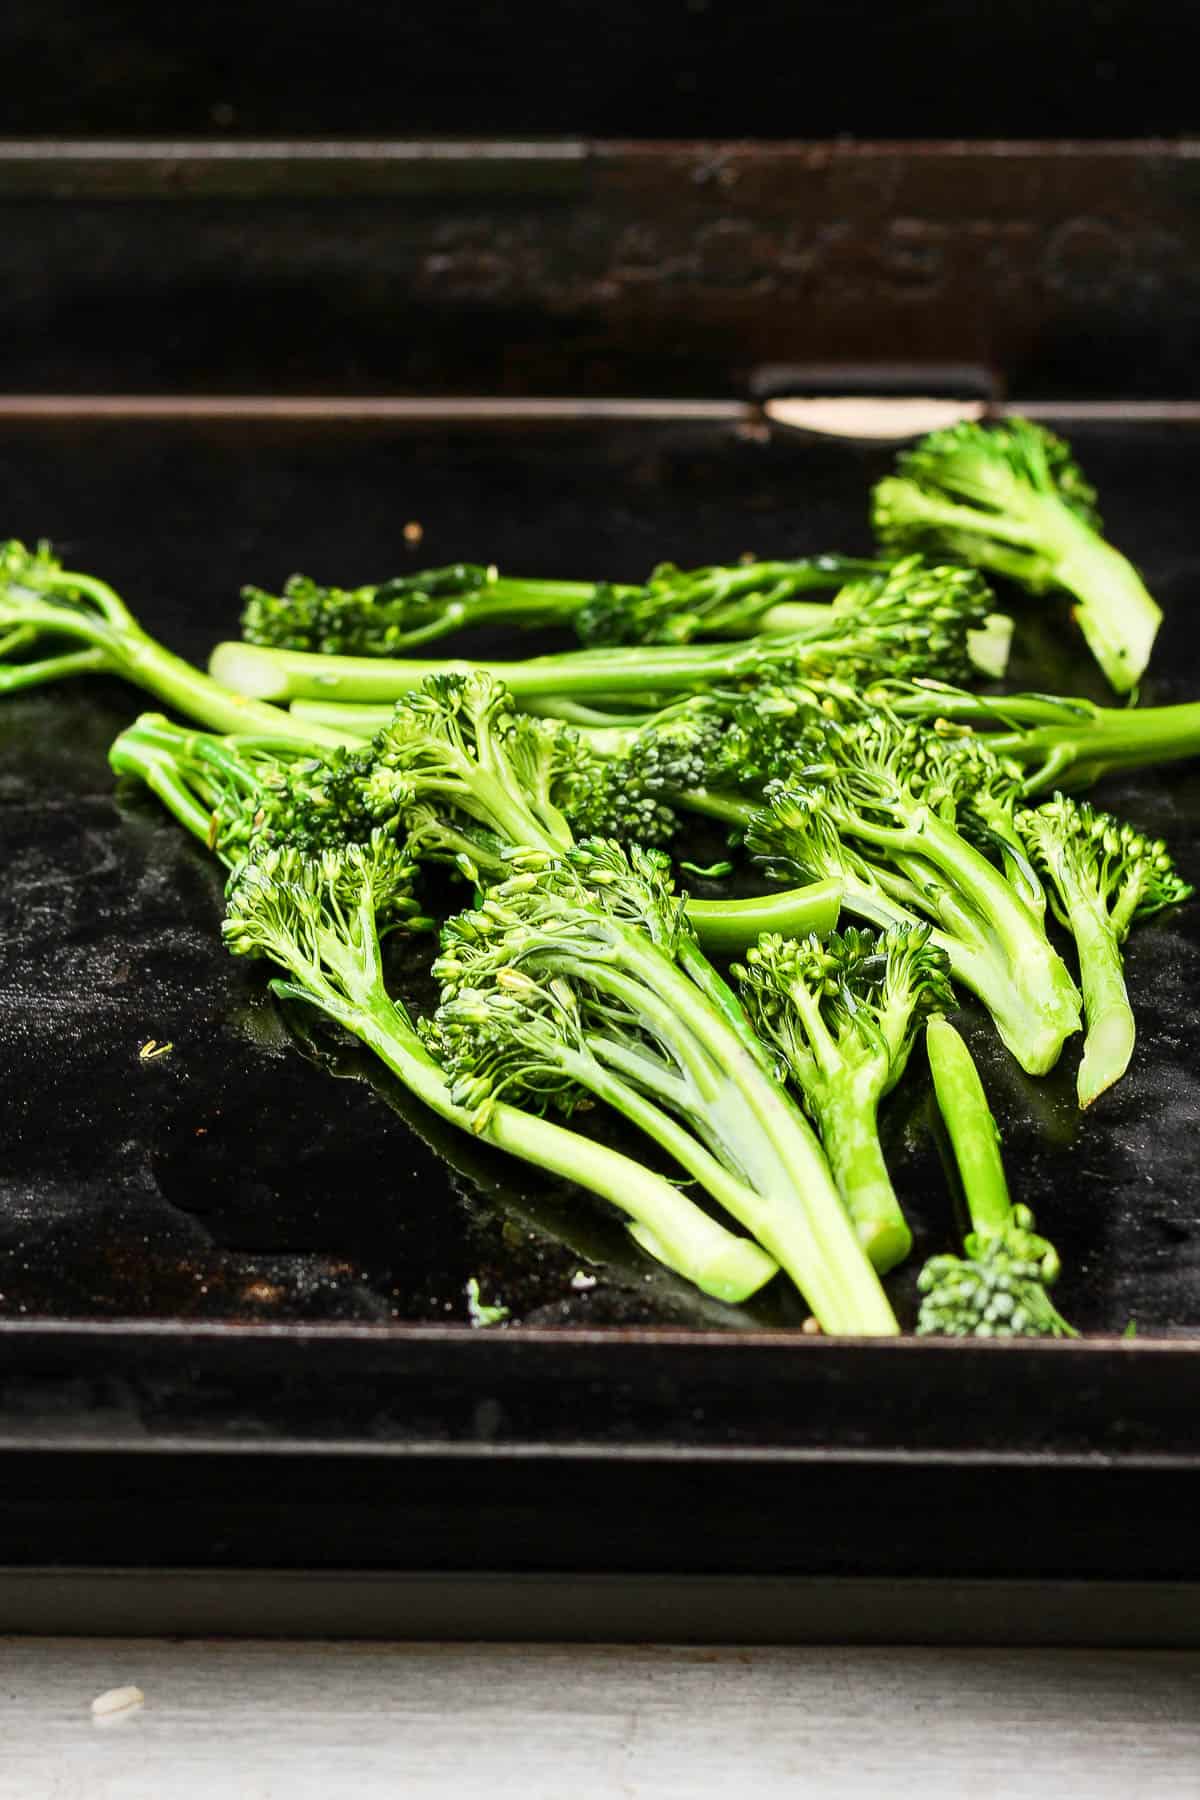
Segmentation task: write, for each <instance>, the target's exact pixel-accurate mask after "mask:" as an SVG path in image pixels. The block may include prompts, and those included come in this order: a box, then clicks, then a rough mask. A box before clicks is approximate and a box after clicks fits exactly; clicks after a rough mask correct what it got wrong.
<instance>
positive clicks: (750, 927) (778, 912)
mask: <svg viewBox="0 0 1200 1800" xmlns="http://www.w3.org/2000/svg"><path fill="white" fill-rule="evenodd" d="M841 902H842V884H841V882H840V881H814V882H813V883H812V884H811V886H809V887H798V888H782V889H780V890H779V891H778V892H776V893H772V894H760V895H757V896H755V897H754V898H752V899H749V900H696V899H693V898H689V900H688V903H687V916H688V918H689V920H690V921H691V923H692V926H693V927H694V929H695V932H696V936H697V937H698V938H699V940H700V943H701V945H702V946H703V948H704V950H705V951H706V952H708V953H710V954H711V955H713V956H734V955H738V954H740V953H741V952H742V951H743V950H748V949H749V947H750V945H751V944H753V943H754V942H756V940H757V939H758V938H760V937H761V936H762V934H763V932H764V931H778V932H781V933H782V934H783V936H784V937H809V936H810V935H811V934H812V933H813V932H816V933H817V935H818V936H819V937H823V936H824V935H825V933H826V932H827V931H832V930H833V929H834V927H835V926H836V924H837V922H838V913H839V911H840V909H841Z"/></svg>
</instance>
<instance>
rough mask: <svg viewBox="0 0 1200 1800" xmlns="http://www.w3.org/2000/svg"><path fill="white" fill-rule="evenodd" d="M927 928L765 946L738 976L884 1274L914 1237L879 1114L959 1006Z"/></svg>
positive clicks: (764, 940)
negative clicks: (933, 1021) (928, 1033)
mask: <svg viewBox="0 0 1200 1800" xmlns="http://www.w3.org/2000/svg"><path fill="white" fill-rule="evenodd" d="M929 940H930V932H929V927H928V926H925V925H914V926H902V927H898V928H897V927H893V928H892V929H891V930H889V931H886V932H878V933H877V932H872V931H857V930H855V929H854V928H853V927H850V928H849V929H848V930H846V931H844V932H841V933H838V932H831V933H830V934H829V935H828V936H827V937H825V938H823V939H822V938H820V937H817V936H815V935H814V936H810V937H808V938H784V937H780V936H778V935H768V936H764V937H761V938H760V939H759V941H758V943H757V944H756V945H754V946H753V947H752V948H751V949H750V950H749V951H748V952H747V954H746V961H745V965H744V966H743V967H741V968H735V970H734V973H735V975H736V976H737V977H738V980H739V984H740V986H741V990H742V994H743V997H744V999H745V1001H746V1006H747V1010H748V1011H749V1014H750V1018H751V1021H752V1022H753V1024H754V1027H755V1029H756V1030H757V1032H758V1034H759V1036H760V1037H761V1038H762V1039H763V1041H764V1042H765V1043H767V1044H769V1045H770V1046H771V1047H772V1049H774V1050H775V1051H776V1052H777V1054H778V1056H779V1062H780V1072H781V1074H782V1076H783V1077H784V1079H785V1080H791V1081H792V1082H793V1083H794V1085H795V1087H796V1089H797V1091H798V1092H799V1094H800V1096H801V1099H802V1100H803V1102H804V1105H805V1108H806V1110H807V1111H808V1113H809V1114H810V1115H811V1117H812V1119H813V1122H814V1123H815V1125H816V1127H817V1131H818V1134H819V1136H820V1139H821V1143H822V1145H823V1146H824V1149H825V1154H826V1155H827V1156H828V1158H829V1161H830V1165H831V1167H832V1169H833V1174H834V1179H835V1180H836V1182H837V1184H838V1188H839V1190H840V1192H841V1195H842V1198H843V1200H844V1201H845V1203H846V1207H847V1210H848V1211H849V1213H850V1217H851V1218H852V1219H853V1221H854V1226H855V1229H856V1231H857V1232H858V1235H859V1237H860V1238H861V1240H862V1242H863V1244H864V1245H865V1246H866V1250H867V1254H868V1255H869V1256H870V1258H871V1260H872V1262H873V1263H874V1264H875V1266H876V1268H878V1269H890V1268H892V1267H894V1265H895V1264H896V1263H899V1262H902V1261H903V1260H904V1258H905V1257H906V1256H907V1255H908V1252H909V1250H910V1249H911V1247H912V1233H911V1231H910V1230H909V1227H908V1222H907V1220H906V1219H905V1217H904V1214H903V1212H902V1211H901V1208H900V1203H899V1201H898V1200H897V1198H896V1193H895V1189H894V1188H893V1186H892V1182H891V1177H890V1176H889V1174H888V1170H887V1164H886V1162H885V1161H884V1156H883V1149H882V1147H881V1145H880V1142H879V1133H878V1128H877V1125H876V1112H877V1109H878V1106H879V1102H880V1100H881V1099H882V1098H883V1096H884V1095H885V1094H887V1093H889V1092H890V1091H891V1089H892V1088H893V1087H894V1086H895V1084H896V1082H897V1081H898V1080H899V1079H900V1076H901V1075H902V1074H903V1072H904V1068H905V1065H906V1064H907V1062H908V1057H909V1052H910V1050H911V1049H912V1045H913V1041H914V1039H915V1037H916V1034H917V1031H918V1029H919V1028H920V1025H921V1024H922V1023H923V1021H924V1019H925V1017H926V1015H927V1014H928V1013H929V1011H930V1010H931V1009H933V1008H935V1007H942V1006H950V1005H953V994H952V992H951V989H950V980H949V963H948V960H947V957H946V955H945V952H944V951H942V950H939V949H937V948H936V947H935V946H933V945H932V944H931V943H930V941H929Z"/></svg>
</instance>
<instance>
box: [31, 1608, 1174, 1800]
mask: <svg viewBox="0 0 1200 1800" xmlns="http://www.w3.org/2000/svg"><path fill="white" fill-rule="evenodd" d="M126 1683H133V1684H136V1686H138V1687H139V1688H140V1689H141V1690H142V1691H143V1693H144V1695H145V1701H144V1704H143V1705H142V1706H141V1707H140V1708H138V1709H137V1710H135V1711H132V1712H129V1713H126V1714H122V1715H119V1716H117V1717H115V1718H112V1719H110V1720H109V1721H108V1722H104V1721H100V1722H97V1721H96V1720H95V1719H94V1718H93V1716H92V1713H91V1701H92V1699H93V1698H94V1697H95V1696H96V1695H98V1694H99V1693H101V1692H103V1691H104V1690H106V1689H110V1688H113V1687H117V1686H121V1685H124V1684H126ZM741 1793H746V1794H748V1795H750V1796H752V1797H753V1800H773V1797H774V1796H776V1795H778V1796H785V1795H786V1796H788V1800H795V1797H797V1796H800V1797H801V1800H803V1797H804V1796H808V1795H818V1794H820V1795H836V1796H837V1800H860V1797H861V1800H867V1797H868V1796H869V1797H870V1800H884V1797H887V1800H891V1797H892V1796H900V1797H902V1800H903V1797H905V1796H913V1800H916V1797H917V1796H920V1800H941V1797H943V1796H945V1800H951V1797H952V1796H953V1800H1026V1797H1028V1800H1035V1796H1036V1800H1046V1796H1048V1795H1052V1796H1055V1797H1056V1800H1057V1796H1061V1795H1079V1796H1081V1797H1083V1800H1108V1797H1109V1796H1112V1800H1118V1796H1119V1800H1140V1797H1142V1796H1144V1797H1145V1800H1175V1797H1176V1796H1180V1797H1183V1796H1187V1797H1188V1800H1196V1796H1198V1795H1200V1654H1197V1653H1194V1652H1190V1651H1189V1652H1184V1651H1135V1652H1121V1651H1058V1650H1053V1651H1051V1650H1028V1651H1022V1650H932V1649H931V1650H918V1649H913V1650H895V1649H878V1650H873V1649H846V1648H803V1649H802V1648H795V1649H780V1648H772V1649H735V1648H728V1649H698V1648H687V1649H683V1648H672V1647H670V1646H655V1647H644V1646H642V1647H634V1648H624V1647H621V1646H586V1645H584V1646H581V1645H570V1646H566V1645H515V1644H487V1645H475V1644H380V1643H372V1644H366V1643H315V1642H290V1643H280V1642H277V1641H276V1642H265V1641H264V1642H258V1641H245V1640H241V1641H234V1640H196V1641H178V1640H159V1639H136V1640H135V1639H107V1638H98V1639H81V1638H7V1639H0V1795H2V1796H4V1800H9V1797H10V1796H12V1800H18V1797H19V1800H166V1797H167V1796H168V1795H169V1796H171V1797H172V1800H174V1797H176V1796H178V1797H180V1800H199V1797H200V1796H203V1797H204V1800H208V1797H210V1796H211V1797H212V1800H340V1797H341V1796H343V1795H344V1796H347V1800H349V1797H351V1796H352V1797H353V1800H375V1797H376V1796H379V1797H380V1800H382V1797H383V1796H387V1797H388V1800H393V1797H395V1796H400V1795H402V1796H403V1797H404V1800H425V1797H426V1796H433V1795H435V1794H436V1795H439V1796H443V1795H445V1796H452V1797H453V1800H484V1797H485V1796H486V1800H509V1797H510V1796H512V1797H513V1800H516V1796H520V1797H521V1800H542V1796H546V1797H547V1800H550V1797H553V1800H558V1797H559V1796H564V1797H568V1800H590V1797H591V1796H597V1797H601V1796H605V1797H606V1796H610V1795H611V1796H628V1795H634V1796H642V1795H644V1796H646V1797H647V1800H651V1797H653V1800H706V1797H707V1796H709V1795H712V1796H716V1795H721V1796H723V1797H733V1796H737V1795H739V1794H741Z"/></svg>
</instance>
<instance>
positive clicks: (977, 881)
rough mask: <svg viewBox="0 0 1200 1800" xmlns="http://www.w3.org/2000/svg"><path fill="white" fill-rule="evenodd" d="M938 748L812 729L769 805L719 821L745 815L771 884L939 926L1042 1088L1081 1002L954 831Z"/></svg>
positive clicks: (888, 733)
mask: <svg viewBox="0 0 1200 1800" xmlns="http://www.w3.org/2000/svg"><path fill="white" fill-rule="evenodd" d="M930 748H931V742H930V740H928V739H926V738H923V737H922V736H921V734H919V733H916V732H913V731H912V730H911V729H905V728H903V727H901V726H899V725H898V724H897V723H896V722H895V721H894V720H889V719H888V718H887V717H886V716H885V715H884V714H878V715H876V716H875V717H874V718H872V719H866V720H862V721H860V722H858V723H856V724H851V725H840V724H837V723H835V722H834V721H833V720H831V719H824V720H822V721H821V722H820V723H819V724H818V723H816V722H814V723H813V725H812V726H811V727H810V733H809V742H808V747H807V750H806V751H803V752H801V753H800V754H799V755H798V756H797V758H796V760H795V762H794V764H793V767H792V769H791V772H790V773H789V775H788V777H787V779H786V780H782V781H778V782H774V783H771V784H770V785H769V786H768V787H767V789H766V792H765V798H766V802H767V803H766V805H765V806H764V807H762V808H761V809H760V810H759V811H757V812H755V810H754V809H753V806H752V803H750V802H748V801H745V800H736V801H733V802H728V803H726V804H725V805H724V807H723V811H724V816H726V817H729V818H733V817H734V816H735V812H739V811H740V814H741V817H742V819H743V820H744V821H745V824H746V827H747V829H746V842H747V845H748V847H749V848H750V850H751V851H752V852H753V853H754V855H755V856H756V857H757V858H758V859H759V861H760V862H761V863H762V865H763V866H764V868H765V870H766V872H767V874H768V875H769V876H770V877H771V878H772V879H775V880H788V881H792V880H795V879H796V878H797V877H798V876H800V877H802V878H804V877H806V878H807V879H809V880H813V879H825V880H840V881H841V882H842V884H843V896H842V898H843V905H844V906H845V908H846V910H847V911H849V912H851V913H854V914H857V915H858V916H859V917H860V918H865V919H866V920H867V921H868V922H870V923H871V924H874V925H876V926H879V927H883V928H887V927H889V926H903V925H912V924H915V923H917V922H919V921H920V920H921V918H922V917H924V918H925V919H926V920H928V921H931V922H932V924H933V926H934V931H933V933H932V942H933V943H934V944H935V945H936V946H937V947H938V948H939V949H942V950H944V951H945V952H946V954H947V956H948V957H949V959H950V967H951V970H952V972H953V974H954V976H955V978H956V979H958V980H960V981H962V982H963V983H964V985H965V986H967V987H968V988H970V989H971V991H972V992H973V993H975V994H977V995H978V996H979V998H980V999H981V1000H982V1001H983V1003H984V1005H985V1006H986V1007H987V1008H988V1011H989V1012H990V1013H991V1015H992V1017H993V1019H994V1020H995V1022H996V1027H997V1030H998V1031H999V1033H1000V1036H1001V1038H1002V1039H1003V1041H1004V1043H1005V1044H1006V1045H1007V1046H1008V1048H1009V1049H1010V1050H1011V1051H1012V1053H1013V1055H1014V1056H1015V1057H1016V1058H1017V1061H1018V1062H1019V1063H1020V1064H1021V1066H1022V1068H1024V1069H1026V1070H1027V1071H1028V1072H1029V1073H1030V1074H1044V1073H1045V1072H1046V1070H1048V1069H1050V1068H1053V1066H1054V1064H1055V1062H1056V1061H1057V1059H1058V1056H1059V1053H1060V1051H1061V1049H1062V1046H1063V1043H1064V1041H1065V1040H1066V1038H1067V1037H1069V1036H1070V1035H1071V1034H1072V1033H1073V1032H1075V1031H1077V1030H1078V1028H1079V1006H1080V1003H1079V994H1078V992H1077V990H1076V988H1075V985H1074V983H1073V982H1072V980H1071V977H1070V975H1069V974H1068V973H1067V970H1066V968H1065V966H1064V964H1063V962H1062V960H1061V958H1060V957H1059V956H1058V954H1057V952H1056V951H1055V950H1054V949H1053V948H1052V946H1051V945H1050V943H1049V941H1048V939H1047V937H1046V933H1045V928H1044V925H1043V922H1042V919H1041V918H1040V916H1039V914H1038V910H1037V908H1036V907H1035V906H1031V905H1030V904H1029V902H1028V901H1027V900H1026V899H1025V898H1023V897H1022V895H1021V894H1020V893H1019V892H1018V891H1017V890H1016V888H1014V887H1013V886H1012V884H1011V883H1010V882H1009V881H1008V880H1006V879H1005V876H1004V875H1003V874H1002V873H1001V871H1000V870H998V869H997V868H995V867H994V866H993V865H992V864H991V863H990V862H989V861H988V859H987V857H986V856H985V855H984V854H983V853H982V852H981V851H980V850H979V849H977V848H976V847H975V845H974V844H972V843H971V842H970V841H968V839H967V838H966V837H964V835H963V834H962V832H961V831H959V830H958V829H957V828H956V820H957V817H958V812H959V807H960V804H963V802H964V793H965V794H966V795H968V796H969V794H970V792H971V791H972V789H971V787H970V786H969V785H968V784H966V782H965V781H964V776H963V772H962V769H961V767H960V766H959V765H958V763H957V761H956V760H955V759H948V760H947V761H945V762H943V761H942V760H941V759H940V758H938V757H937V756H934V755H930V754H929V751H930ZM683 798H686V797H683ZM693 798H695V797H693ZM700 804H701V805H702V806H705V802H704V798H703V797H701V798H700ZM705 810H708V808H707V806H705Z"/></svg>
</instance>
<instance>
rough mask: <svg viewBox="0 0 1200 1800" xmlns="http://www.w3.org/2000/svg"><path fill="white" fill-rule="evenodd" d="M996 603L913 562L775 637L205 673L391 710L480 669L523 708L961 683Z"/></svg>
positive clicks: (959, 578)
mask: <svg viewBox="0 0 1200 1800" xmlns="http://www.w3.org/2000/svg"><path fill="white" fill-rule="evenodd" d="M990 604H991V598H990V594H989V591H988V589H987V587H986V585H985V584H984V582H983V581H982V580H981V578H980V577H979V576H978V575H977V574H976V573H975V572H974V571H973V570H969V569H959V568H948V567H943V566H932V567H931V566H928V565H926V564H925V563H924V562H923V560H922V559H921V558H920V557H919V556H912V557H906V558H904V559H902V560H901V561H899V562H897V563H895V564H894V565H892V566H891V567H890V568H889V569H888V570H887V572H886V573H885V574H881V575H877V576H873V577H870V578H868V579H864V580H862V581H860V582H859V583H857V584H856V594H855V599H854V603H853V604H852V605H847V606H846V607H844V608H843V607H841V606H838V605H835V606H833V607H830V608H828V609H827V610H828V618H827V621H826V622H825V623H824V624H822V625H820V626H817V627H815V628H811V629H809V630H808V631H804V632H797V633H794V634H790V635H783V636H778V637H771V636H760V637H752V638H747V639H744V640H740V641H735V642H730V643H719V644H706V645H697V644H682V645H660V646H655V645H650V646H647V647H638V646H622V647H615V648H604V649H595V650H583V651H574V652H569V653H566V654H564V655H558V656H539V657H533V658H530V659H529V660H527V661H524V662H491V661H484V662H478V663H474V664H467V663H463V662H461V661H443V662H431V661H427V660H425V661H422V660H417V659H412V660H405V659H397V658H387V657H353V656H321V655H314V654H312V653H309V652H304V651H291V650H273V649H269V648H265V647H263V646H260V645H254V644H245V643H224V644H218V646H217V648H216V650H215V651H214V653H213V657H212V661H211V663H210V671H211V673H212V675H213V677H214V678H215V679H216V680H217V681H219V682H221V683H222V684H223V685H224V686H226V687H228V688H230V689H232V690H233V691H235V692H237V693H242V694H246V695H247V696H250V697H253V698H256V699H260V700H272V701H276V702H283V701H288V700H322V701H350V702H353V703H355V704H358V703H364V702H365V703H368V704H376V703H379V702H386V701H392V700H395V699H397V698H398V697H399V696H400V695H401V694H404V693H407V692H409V691H410V690H411V689H413V688H415V687H419V686H420V685H421V683H422V682H423V681H425V680H426V679H427V677H429V676H431V675H445V674H457V675H464V674H467V673H469V672H478V671H486V672H489V673H491V674H492V675H494V676H496V677H498V678H500V679H502V680H503V681H504V683H505V685H506V687H507V688H508V691H509V692H510V693H511V695H512V697H513V699H514V700H515V701H516V703H517V704H518V705H521V706H523V705H525V703H526V702H527V701H530V700H535V701H536V700H544V699H546V698H551V699H554V700H555V701H561V700H562V699H564V698H565V699H568V700H571V701H576V702H578V701H583V702H585V703H588V704H595V703H596V702H602V703H606V704H607V703H616V704H618V705H622V704H629V703H631V702H632V703H633V704H634V705H636V706H641V705H643V704H645V697H646V696H651V697H654V696H662V697H664V698H669V697H670V696H671V695H673V694H678V693H680V692H683V693H697V692H700V691H703V690H705V689H707V688H712V687H728V686H753V685H755V684H756V683H758V682H760V681H762V680H764V679H779V678H780V677H786V676H788V675H792V676H801V677H804V676H812V675H819V674H826V675H830V674H837V675H840V676H842V677H844V678H847V679H850V678H853V679H863V678H868V677H871V676H875V675H918V674H921V675H937V676H939V677H942V678H944V679H945V680H948V681H957V680H963V679H967V678H968V677H969V675H970V673H971V668H972V659H971V646H970V641H969V638H970V634H971V633H972V632H977V631H978V630H979V629H981V628H982V627H983V626H984V624H985V621H986V620H987V618H988V615H989V611H990ZM652 703H658V702H654V701H653V699H652Z"/></svg>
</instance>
